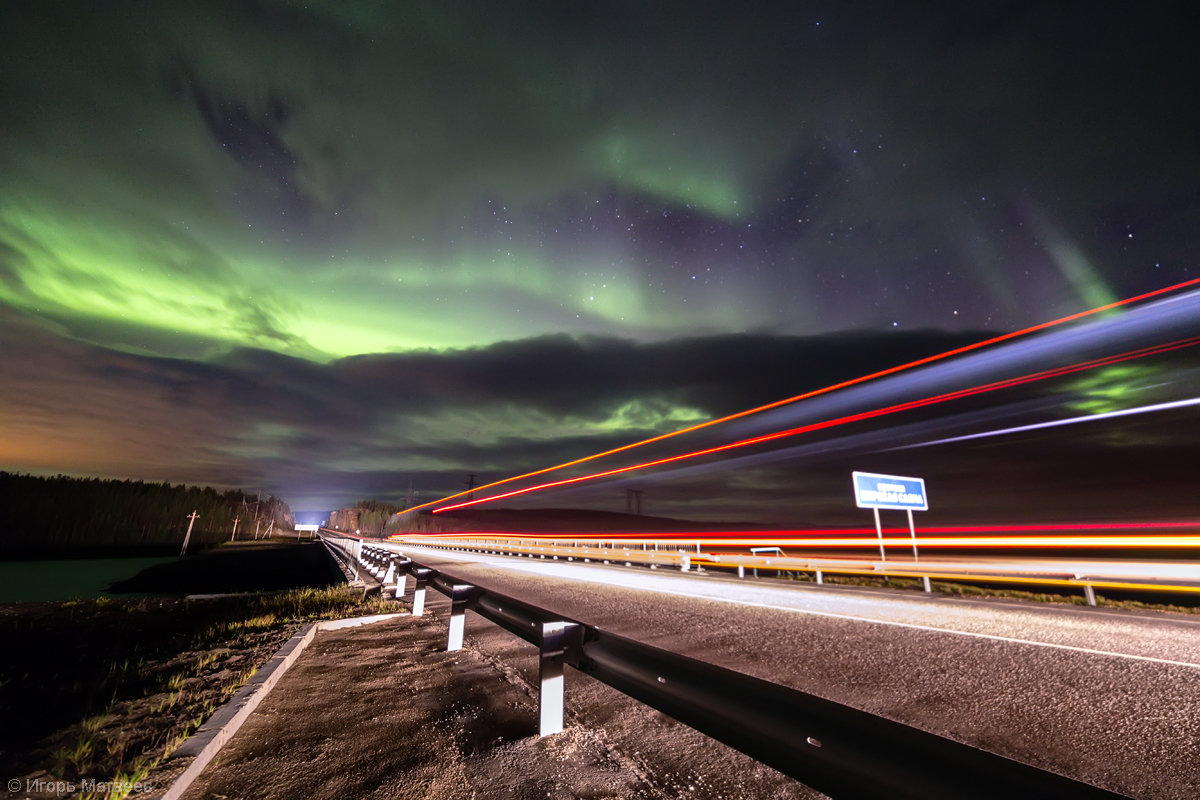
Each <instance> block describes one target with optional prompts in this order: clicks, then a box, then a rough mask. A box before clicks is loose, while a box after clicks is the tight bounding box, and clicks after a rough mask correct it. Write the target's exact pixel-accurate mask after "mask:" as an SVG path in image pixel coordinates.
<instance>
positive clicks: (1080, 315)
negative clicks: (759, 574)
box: [405, 278, 1200, 512]
mask: <svg viewBox="0 0 1200 800" xmlns="http://www.w3.org/2000/svg"><path fill="white" fill-rule="evenodd" d="M1197 285H1200V278H1193V279H1191V280H1187V281H1183V282H1182V283H1176V284H1172V285H1171V286H1164V287H1162V288H1160V289H1155V290H1153V291H1150V292H1145V293H1144V294H1139V295H1135V296H1133V297H1127V298H1125V299H1123V300H1117V301H1115V302H1112V303H1107V304H1105V305H1102V306H1096V307H1095V308H1089V309H1087V310H1085V311H1079V312H1077V313H1075V314H1069V315H1067V316H1065V317H1059V318H1058V319H1054V320H1050V321H1048V322H1041V323H1038V324H1037V325H1032V326H1030V327H1028V328H1022V329H1021V330H1019V331H1012V332H1010V333H1004V334H1000V335H999V336H993V337H992V338H990V339H985V340H984V341H982V342H976V343H975V344H969V345H964V346H963V347H956V348H953V349H951V350H946V351H945V352H942V353H938V354H936V355H932V356H926V357H925V358H919V359H917V360H915V361H909V362H908V363H905V364H900V365H898V366H894V367H889V368H887V369H883V370H879V371H878V372H872V373H870V374H869V375H862V376H860V377H858V378H852V379H850V380H847V381H842V382H840V383H834V384H830V385H829V386H825V387H823V388H820V389H814V390H812V391H809V392H804V393H802V394H798V395H794V396H792V397H787V398H784V399H783V400H776V401H775V402H772V403H767V404H766V405H761V406H756V407H754V408H748V409H746V410H744V411H738V412H736V413H734V414H728V415H726V416H724V417H717V418H715V419H710V420H708V421H706V422H700V423H697V424H695V425H690V426H688V427H686V428H680V429H678V430H674V431H671V432H669V433H663V434H660V435H658V436H652V437H650V438H649V439H642V440H641V441H638V442H632V443H630V444H626V445H622V446H620V447H615V448H613V449H611V450H605V451H603V452H600V453H594V454H592V455H590V456H584V457H582V458H577V459H575V460H573V461H564V462H563V463H561V464H555V465H554V466H551V467H544V468H542V469H539V470H534V471H533V472H526V473H524V474H522V475H513V476H512V477H509V478H504V479H502V480H498V481H492V482H491V483H485V484H483V485H482V486H477V487H475V488H474V489H467V490H464V491H461V492H456V493H455V494H451V495H447V496H445V497H442V498H440V499H438V500H431V501H429V502H428V503H421V504H419V505H415V506H412V507H411V508H408V509H405V512H408V511H416V510H418V509H422V508H428V507H430V506H435V505H437V504H438V503H444V502H446V501H447V500H454V499H455V498H458V497H463V496H465V495H468V494H471V493H472V492H474V491H482V490H484V489H492V488H494V487H496V486H503V485H504V484H507V483H512V482H513V481H519V480H523V479H525V478H534V477H537V476H538V475H545V474H546V473H548V472H554V471H556V470H559V469H564V468H566V467H574V466H578V465H579V464H585V463H587V462H589V461H594V460H596V459H598V458H604V457H605V456H611V455H615V454H617V453H623V452H625V451H626V450H632V449H634V448H637V447H643V446H645V445H648V444H653V443H655V442H661V441H664V440H666V439H670V438H672V437H675V436H681V435H683V434H685V433H691V432H693V431H698V430H701V429H703V428H708V427H711V426H713V425H719V424H721V423H723V422H730V421H732V420H735V419H741V418H742V417H748V416H750V415H752V414H758V413H761V412H763V411H770V410H771V409H775V408H780V407H782V406H786V405H790V404H792V403H798V402H800V401H801V400H807V399H809V398H812V397H817V396H819V395H823V394H828V393H830V392H834V391H837V390H839V389H845V388H848V387H850V386H855V385H858V384H860V383H865V382H867V381H871V380H875V379H877V378H882V377H885V376H888V375H894V374H896V373H898V372H904V371H907V370H910V369H914V368H916V367H920V366H924V365H926V364H932V363H934V362H936V361H942V360H944V359H947V358H951V357H953V356H957V355H962V354H964V353H969V352H972V351H975V350H979V349H980V348H983V347H989V346H991V345H995V344H999V343H1000V342H1005V341H1010V340H1012V339H1016V338H1019V337H1022V336H1028V335H1029V334H1032V333H1037V332H1038V331H1043V330H1047V329H1049V328H1053V327H1055V326H1058V325H1063V324H1066V323H1068V322H1074V321H1076V320H1080V319H1084V318H1086V317H1089V316H1092V315H1094V314H1099V313H1102V312H1105V311H1111V310H1113V309H1116V308H1121V307H1123V306H1127V305H1131V304H1133V303H1138V302H1141V301H1143V300H1149V299H1150V298H1152V297H1160V296H1162V295H1164V294H1169V293H1171V292H1175V291H1179V290H1181V289H1186V288H1188V287H1190V286H1197ZM502 496H505V495H497V497H502Z"/></svg>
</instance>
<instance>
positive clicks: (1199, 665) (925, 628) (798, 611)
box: [434, 551, 1200, 669]
mask: <svg viewBox="0 0 1200 800" xmlns="http://www.w3.org/2000/svg"><path fill="white" fill-rule="evenodd" d="M434 552H437V553H438V554H439V555H444V554H443V553H441V552H440V551H434ZM456 555H461V554H456ZM476 563H483V564H489V565H492V566H497V567H500V568H501V569H509V570H510V571H521V572H527V573H530V574H534V575H538V574H541V575H543V576H545V575H546V573H547V572H548V570H539V569H532V568H531V567H533V566H534V565H533V564H529V565H526V564H521V563H518V564H511V565H509V564H505V563H503V562H500V563H497V562H495V561H494V560H492V559H488V560H487V561H485V560H484V559H482V558H480V559H478V561H477V562H476ZM537 566H543V565H541V564H538V565H537ZM545 566H550V565H549V564H547V565H545ZM556 566H561V565H556ZM514 568H515V569H514ZM585 569H586V567H585ZM560 577H561V576H560ZM570 580H577V581H582V582H585V583H599V584H601V585H603V586H613V585H614V584H613V581H611V580H610V581H600V580H592V579H588V578H582V577H579V578H570ZM619 585H622V586H624V587H625V588H627V589H639V590H641V591H646V592H658V593H659V594H669V595H675V596H678V597H690V598H693V599H695V600H713V601H715V602H718V603H730V604H733V605H741V606H752V607H754V608H766V609H771V610H773V611H790V612H792V613H795V614H810V615H812V616H817V617H830V618H833V619H847V620H853V621H855V622H869V623H873V624H875V625H891V626H893V627H896V628H910V629H912V630H918V631H930V632H932V633H946V634H952V635H955V636H970V637H973V638H976V639H990V640H992V641H996V642H1011V643H1012V644H1028V645H1033V646H1035V647H1052V648H1054V649H1057V650H1069V651H1072V652H1076V653H1087V654H1088V655H1096V656H1111V657H1113V658H1127V659H1130V660H1133V661H1145V662H1148V663H1152V664H1167V665H1169V666H1173V667H1191V668H1192V669H1200V663H1196V662H1192V661H1174V660H1172V659H1169V658H1155V657H1153V656H1138V655H1133V654H1131V653H1117V652H1114V651H1112V650H1098V649H1095V648H1092V647H1076V646H1074V645H1069V644H1056V643H1054V642H1038V641H1034V640H1032V639H1017V638H1015V637H1011V636H999V635H996V634H992V633H976V632H975V631H960V630H954V629H952V628H938V627H935V626H933V625H920V624H917V623H914V622H894V621H891V620H883V619H872V618H871V617H861V616H858V615H857V614H839V613H836V612H833V611H814V610H812V609H807V608H796V607H795V606H780V605H774V604H772V603H758V602H755V601H753V600H734V599H730V598H727V597H720V596H716V595H706V594H696V593H694V592H681V591H676V590H673V589H663V588H658V587H650V586H631V585H629V584H627V583H622V584H619Z"/></svg>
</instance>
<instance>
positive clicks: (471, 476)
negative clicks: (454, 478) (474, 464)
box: [467, 472, 479, 500]
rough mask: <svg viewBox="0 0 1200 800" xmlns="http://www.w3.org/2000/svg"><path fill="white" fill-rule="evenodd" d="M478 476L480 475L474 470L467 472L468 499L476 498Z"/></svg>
mask: <svg viewBox="0 0 1200 800" xmlns="http://www.w3.org/2000/svg"><path fill="white" fill-rule="evenodd" d="M478 477H479V476H478V475H476V474H475V473H474V472H469V473H467V499H468V500H474V499H475V479H476V478H478Z"/></svg>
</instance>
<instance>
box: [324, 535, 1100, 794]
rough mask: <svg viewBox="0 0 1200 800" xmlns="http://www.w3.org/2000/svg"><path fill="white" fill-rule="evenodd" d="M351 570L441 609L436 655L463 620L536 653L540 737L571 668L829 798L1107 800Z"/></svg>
mask: <svg viewBox="0 0 1200 800" xmlns="http://www.w3.org/2000/svg"><path fill="white" fill-rule="evenodd" d="M323 538H324V539H325V540H326V542H327V544H328V546H330V547H331V548H335V549H340V550H341V551H342V552H343V553H344V554H348V555H351V556H353V557H354V558H356V559H357V560H358V561H359V562H360V563H362V564H363V565H364V567H366V568H367V569H368V570H369V571H371V572H372V574H375V575H376V576H377V577H378V578H379V579H380V580H381V581H385V582H386V581H388V580H392V581H395V584H396V597H397V599H401V598H403V597H404V596H405V594H406V591H405V585H406V581H405V580H404V579H403V577H402V576H403V575H406V574H407V575H411V576H413V577H414V578H415V581H414V584H415V585H414V588H413V598H412V601H411V602H412V606H413V614H414V615H420V614H422V613H423V612H424V592H425V589H426V587H428V586H433V587H434V589H436V590H437V591H439V592H441V593H442V594H445V595H446V596H447V597H448V598H449V599H450V619H449V625H448V628H449V632H448V636H447V644H446V649H447V650H448V651H450V650H457V649H459V648H461V647H462V641H463V621H464V617H465V613H466V612H467V611H468V610H470V611H473V612H475V613H477V614H479V615H480V616H482V617H484V618H485V619H488V620H490V621H492V622H494V623H496V624H497V625H499V626H501V627H502V628H504V629H505V630H507V631H509V632H511V633H513V634H515V635H517V636H519V637H520V638H522V639H524V640H525V641H527V642H529V643H531V644H533V645H534V646H536V647H538V650H539V660H538V672H539V692H538V706H539V712H538V713H539V733H540V734H541V735H543V736H548V735H551V734H554V733H558V732H560V731H561V730H562V728H563V709H564V687H563V671H564V667H567V666H570V667H572V668H574V669H576V670H578V671H579V672H582V673H583V674H585V675H588V676H590V677H592V678H595V679H596V680H599V681H601V682H603V683H605V684H607V685H609V686H611V687H613V688H615V689H617V690H618V691H621V692H624V693H625V694H627V695H629V696H630V697H633V698H635V699H637V700H639V701H641V702H643V703H645V704H646V705H649V706H651V707H652V708H655V709H657V710H659V711H662V712H663V713H665V714H668V715H670V716H672V717H674V718H675V719H677V720H679V721H680V722H683V723H685V724H687V725H689V726H691V727H693V728H695V729H696V730H698V731H700V732H701V733H704V734H706V735H708V736H711V737H712V738H714V739H717V740H719V741H721V742H724V743H725V744H727V745H729V746H731V747H733V748H735V749H737V750H740V751H741V752H743V753H745V754H747V755H749V756H751V757H752V758H755V759H757V760H759V761H761V762H762V763H764V764H767V765H769V766H771V767H773V768H775V769H777V770H779V771H780V772H783V773H784V774H787V775H790V776H792V777H794V778H796V779H797V780H799V781H801V782H802V783H804V784H807V785H808V786H811V787H813V788H815V789H817V790H818V791H821V792H824V793H825V794H828V795H830V796H832V797H883V796H889V797H912V798H942V797H945V798H961V797H975V798H1011V797H1054V798H1111V797H1120V796H1121V795H1118V794H1114V793H1112V792H1109V791H1107V790H1104V789H1100V788H1098V787H1095V786H1091V785H1089V784H1086V783H1082V782H1080V781H1077V780H1074V779H1071V778H1068V777H1065V776H1062V775H1059V774H1056V773H1053V772H1050V771H1047V770H1043V769H1039V768H1037V767H1033V766H1030V765H1028V764H1023V763H1021V762H1018V761H1015V760H1013V759H1009V758H1006V757H1004V756H999V755H996V754H994V753H989V752H987V751H985V750H980V749H978V748H974V747H971V746H969V745H965V744H962V743H960V742H956V741H954V740H952V739H948V738H946V737H942V736H937V735H935V734H932V733H928V732H926V731H922V730H919V729H917V728H914V727H911V726H909V725H904V724H902V723H899V722H895V721H893V720H889V719H886V718H884V717H880V716H877V715H874V714H870V713H867V712H865V711H860V710H858V709H855V708H852V707H850V706H846V705H842V704H840V703H835V702H833V701H830V700H826V699H823V698H820V697H817V696H816V695H812V694H808V693H806V692H801V691H798V690H796V689H791V688H789V687H786V686H781V685H778V684H774V683H771V682H769V681H764V680H761V679H759V678H754V677H752V676H749V675H745V674H743V673H740V672H736V671H734V670H730V669H726V668H724V667H720V666H717V665H714V664H709V663H706V662H703V661H699V660H697V659H694V658H691V657H688V656H684V655H681V654H678V653H673V652H670V651H668V650H663V649H661V648H658V647H653V646H650V645H647V644H643V643H641V642H637V641H634V640H633V639H629V638H627V637H624V636H619V635H617V634H613V633H610V632H608V631H604V630H601V629H600V628H597V627H595V626H593V625H588V624H586V623H583V622H580V621H578V620H575V619H571V618H569V617H566V616H564V615H562V614H559V613H557V612H555V611H553V610H552V609H548V608H544V607H541V606H538V605H535V604H532V603H528V602H525V601H522V600H520V599H519V598H515V597H511V596H509V595H506V594H502V593H499V592H494V591H492V590H490V589H486V588H484V587H481V586H478V585H476V584H473V583H471V582H470V581H469V580H465V579H462V578H460V577H457V576H454V575H452V574H449V573H447V572H445V571H441V570H437V569H434V568H432V567H428V566H424V565H421V564H419V563H417V562H416V561H413V560H412V559H411V558H408V557H406V556H404V555H401V554H398V553H396V552H395V551H392V550H388V549H384V548H382V547H378V546H375V545H371V544H367V543H363V542H361V541H359V540H356V539H353V538H346V537H342V536H340V535H329V534H326V535H324V536H323Z"/></svg>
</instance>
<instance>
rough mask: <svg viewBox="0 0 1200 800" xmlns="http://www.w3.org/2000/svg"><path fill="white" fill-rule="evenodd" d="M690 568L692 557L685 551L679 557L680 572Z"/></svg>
mask: <svg viewBox="0 0 1200 800" xmlns="http://www.w3.org/2000/svg"><path fill="white" fill-rule="evenodd" d="M691 568H692V557H691V556H689V555H688V554H687V553H684V554H683V555H682V556H680V557H679V569H680V570H681V571H682V572H687V571H688V570H689V569H691Z"/></svg>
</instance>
